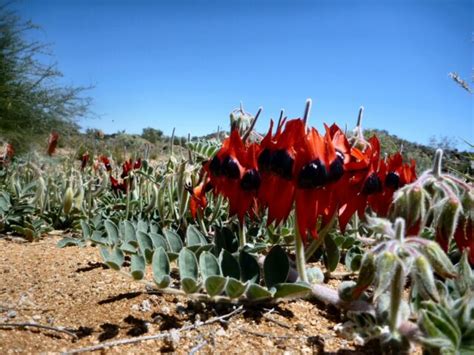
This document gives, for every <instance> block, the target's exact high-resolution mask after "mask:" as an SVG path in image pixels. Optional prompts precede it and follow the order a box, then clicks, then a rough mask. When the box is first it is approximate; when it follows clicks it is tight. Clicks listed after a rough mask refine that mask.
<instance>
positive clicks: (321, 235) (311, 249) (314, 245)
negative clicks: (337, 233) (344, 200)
mask: <svg viewBox="0 0 474 355" xmlns="http://www.w3.org/2000/svg"><path fill="white" fill-rule="evenodd" d="M336 217H337V212H336V213H334V215H333V216H332V218H331V220H330V221H329V223H328V224H326V225H325V226H324V227H323V229H321V230H320V231H319V232H318V239H313V240H312V241H311V243H310V244H309V245H308V247H307V248H306V250H305V253H304V255H305V259H306V261H308V260H309V259H310V258H311V257H312V256H313V254H314V253H315V252H316V250H318V249H319V247H320V246H321V244H323V242H324V239H326V236H327V235H328V233H329V231H330V230H331V229H332V227H333V226H334V222H335V221H336Z"/></svg>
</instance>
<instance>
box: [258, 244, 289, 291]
mask: <svg viewBox="0 0 474 355" xmlns="http://www.w3.org/2000/svg"><path fill="white" fill-rule="evenodd" d="M263 272H264V279H265V285H266V286H267V287H268V288H271V287H273V285H275V284H279V283H283V282H285V281H286V280H287V278H288V274H289V272H290V262H289V260H288V256H287V255H286V253H285V251H284V250H283V248H282V247H281V246H279V245H275V246H273V247H272V248H271V249H270V252H269V253H268V255H267V256H266V257H265V261H264V263H263Z"/></svg>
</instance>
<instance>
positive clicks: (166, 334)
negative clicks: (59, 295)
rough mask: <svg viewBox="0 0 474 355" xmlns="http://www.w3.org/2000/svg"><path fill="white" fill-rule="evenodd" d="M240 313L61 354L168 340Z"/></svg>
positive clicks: (231, 313)
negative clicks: (172, 336)
mask: <svg viewBox="0 0 474 355" xmlns="http://www.w3.org/2000/svg"><path fill="white" fill-rule="evenodd" d="M241 312H243V307H242V306H240V307H239V308H237V309H234V310H233V311H232V312H230V313H227V314H224V315H223V316H219V317H214V318H211V319H209V320H207V321H205V322H203V323H196V324H192V325H188V326H185V327H182V328H179V329H172V330H171V331H167V332H161V333H158V334H153V335H145V336H141V337H135V338H126V339H120V340H116V341H110V342H106V343H102V344H97V345H92V346H87V347H84V348H79V349H74V350H69V351H66V352H64V353H63V354H78V353H83V352H86V351H96V350H103V349H106V348H110V347H113V346H118V345H128V344H134V343H139V342H142V341H147V340H157V339H163V338H168V337H170V336H171V333H172V332H173V333H174V334H176V333H179V332H184V331H187V330H193V329H196V328H198V327H202V326H204V325H208V324H211V323H215V322H220V321H223V320H225V319H228V318H230V317H232V316H234V315H236V314H238V313H241ZM203 346H204V345H203Z"/></svg>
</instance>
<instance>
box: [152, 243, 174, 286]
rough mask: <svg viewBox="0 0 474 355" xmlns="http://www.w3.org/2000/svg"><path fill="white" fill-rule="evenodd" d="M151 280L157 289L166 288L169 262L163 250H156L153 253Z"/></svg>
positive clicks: (168, 281) (169, 280) (168, 279)
mask: <svg viewBox="0 0 474 355" xmlns="http://www.w3.org/2000/svg"><path fill="white" fill-rule="evenodd" d="M151 265H152V269H153V279H154V281H155V283H156V284H157V286H158V287H159V288H165V287H168V285H169V284H170V282H171V278H170V276H169V275H170V261H169V259H168V255H167V254H166V252H165V250H164V249H163V248H161V247H160V248H158V249H156V250H155V252H154V253H153V259H152V263H151Z"/></svg>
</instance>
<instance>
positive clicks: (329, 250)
mask: <svg viewBox="0 0 474 355" xmlns="http://www.w3.org/2000/svg"><path fill="white" fill-rule="evenodd" d="M324 245H325V246H326V257H327V267H328V269H329V271H334V270H336V267H337V264H338V263H339V258H340V252H339V248H338V246H337V245H336V243H335V242H334V239H333V237H332V236H331V235H327V236H326V238H325V239H324Z"/></svg>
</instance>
